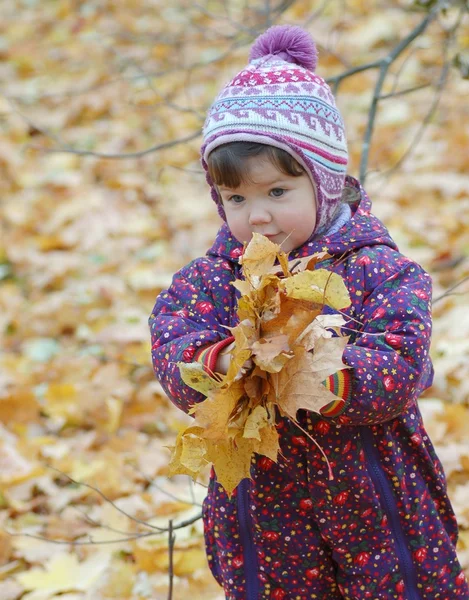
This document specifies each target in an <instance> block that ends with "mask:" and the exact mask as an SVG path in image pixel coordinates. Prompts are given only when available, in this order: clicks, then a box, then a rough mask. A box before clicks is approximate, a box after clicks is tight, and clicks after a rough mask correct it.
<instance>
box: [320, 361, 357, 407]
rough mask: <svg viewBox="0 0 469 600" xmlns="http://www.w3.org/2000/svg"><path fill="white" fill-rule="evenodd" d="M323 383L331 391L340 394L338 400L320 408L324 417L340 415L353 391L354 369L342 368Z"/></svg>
mask: <svg viewBox="0 0 469 600" xmlns="http://www.w3.org/2000/svg"><path fill="white" fill-rule="evenodd" d="M322 384H323V385H324V386H325V388H326V389H328V390H329V391H330V392H332V393H333V394H335V395H336V396H338V398H337V400H333V401H332V402H329V403H328V404H326V405H325V406H323V407H322V408H320V409H319V412H320V413H321V415H322V416H323V417H330V418H331V417H338V416H339V415H340V414H342V413H343V412H344V410H345V407H346V406H347V403H348V401H349V400H350V396H351V393H352V369H342V370H340V371H337V373H334V374H333V375H330V376H329V377H328V378H327V379H325V380H324V381H323V382H322Z"/></svg>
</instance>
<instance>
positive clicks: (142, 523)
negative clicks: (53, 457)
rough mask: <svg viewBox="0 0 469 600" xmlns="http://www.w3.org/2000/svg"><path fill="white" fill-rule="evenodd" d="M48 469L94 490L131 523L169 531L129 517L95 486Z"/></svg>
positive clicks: (53, 468) (49, 466)
mask: <svg viewBox="0 0 469 600" xmlns="http://www.w3.org/2000/svg"><path fill="white" fill-rule="evenodd" d="M47 467H48V468H49V469H52V470H53V471H57V473H60V474H61V475H63V476H64V477H66V478H67V479H68V480H69V481H71V482H72V483H74V484H75V485H83V486H84V487H87V488H88V489H90V490H93V491H94V492H96V493H97V494H99V495H100V496H101V498H103V500H106V502H109V504H110V505H111V506H113V507H114V508H115V509H116V510H117V511H118V512H120V513H121V514H123V515H125V516H126V517H127V518H129V519H130V520H131V521H134V522H135V523H139V524H140V525H144V526H145V527H149V528H150V529H154V530H155V531H159V532H160V533H163V532H165V531H167V530H166V529H162V528H161V527H156V526H155V525H151V524H150V523H147V522H146V521H142V520H141V519H137V517H133V516H132V515H129V513H127V512H125V510H123V509H122V508H120V507H119V506H117V504H116V503H115V502H113V500H111V499H110V498H108V497H107V496H106V494H104V493H103V492H102V491H101V490H100V489H99V488H97V487H95V486H94V485H91V484H89V483H85V482H84V481H77V480H76V479H73V477H70V475H67V473H64V472H63V471H61V470H60V469H57V468H55V467H53V466H52V465H47Z"/></svg>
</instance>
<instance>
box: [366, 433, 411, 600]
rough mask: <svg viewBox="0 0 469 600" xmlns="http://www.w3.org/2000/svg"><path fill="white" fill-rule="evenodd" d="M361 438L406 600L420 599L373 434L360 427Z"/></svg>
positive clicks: (408, 551) (404, 535)
mask: <svg viewBox="0 0 469 600" xmlns="http://www.w3.org/2000/svg"><path fill="white" fill-rule="evenodd" d="M361 438H362V441H363V446H364V450H365V456H366V459H367V462H368V465H369V466H370V476H371V479H372V480H373V483H374V484H375V486H376V489H377V490H378V493H379V495H380V497H381V500H382V503H383V508H384V510H385V513H386V516H387V518H388V522H389V526H390V528H391V531H392V533H393V535H394V538H395V540H396V550H397V556H398V560H399V563H400V567H401V570H402V576H403V579H404V585H405V587H406V592H407V596H406V598H407V600H421V596H420V593H419V591H418V588H417V578H416V576H415V569H414V563H413V560H412V555H411V553H410V550H409V546H408V544H407V539H406V534H405V532H404V530H403V529H402V526H401V523H400V520H399V519H400V517H399V511H398V508H397V504H396V500H395V498H394V494H393V491H392V489H391V485H390V483H389V479H388V477H387V475H386V473H385V472H384V471H383V468H382V466H381V463H380V457H379V454H378V450H377V448H376V446H375V444H374V439H373V434H372V432H371V429H369V428H368V427H362V428H361Z"/></svg>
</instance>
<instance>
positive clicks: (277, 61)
mask: <svg viewBox="0 0 469 600" xmlns="http://www.w3.org/2000/svg"><path fill="white" fill-rule="evenodd" d="M317 59H318V54H317V50H316V45H315V43H314V41H313V40H312V38H311V36H310V35H309V33H308V32H307V31H305V30H304V29H302V28H301V27H293V26H289V25H277V26H274V27H271V28H270V29H268V30H267V31H266V32H265V33H263V34H262V35H260V36H259V37H258V38H257V40H256V41H255V42H254V44H253V46H252V49H251V53H250V62H249V64H248V65H247V66H246V67H245V68H244V69H243V70H242V71H240V72H239V73H238V74H237V75H236V76H235V77H234V78H233V79H232V80H231V81H230V82H229V83H228V84H227V85H226V86H225V87H224V88H223V89H222V91H221V92H220V94H219V95H218V97H217V98H216V99H215V101H214V102H213V104H212V106H211V107H210V109H209V111H208V114H207V118H206V121H205V125H204V131H203V135H204V142H203V146H202V165H203V166H204V169H205V170H206V172H207V181H208V183H209V185H210V186H211V188H212V197H213V199H214V200H215V202H216V203H217V205H218V212H219V213H220V215H221V217H222V218H223V219H225V218H226V217H225V213H224V210H223V206H222V204H221V202H220V199H219V195H218V192H217V189H216V187H215V185H214V183H213V181H211V178H210V175H209V174H208V171H207V158H208V156H209V154H210V152H212V150H214V149H215V148H216V147H218V146H221V145H222V144H229V143H230V142H257V143H260V144H267V145H271V146H276V147H278V148H281V149H283V150H285V151H287V152H289V153H290V154H291V155H292V156H293V157H294V158H295V159H296V160H297V161H298V162H299V163H300V164H301V165H302V166H303V167H304V168H305V169H306V172H307V173H308V175H309V176H310V177H311V179H312V181H313V185H314V187H315V189H316V201H317V214H316V228H315V232H319V231H320V230H323V229H324V227H327V225H328V224H329V223H330V222H331V221H332V219H333V217H334V214H335V212H336V210H337V208H338V206H339V204H340V202H341V197H342V190H343V186H344V180H345V174H346V168H347V160H348V153H347V142H346V138H345V131H344V124H343V120H342V117H341V115H340V113H339V111H338V110H337V107H336V104H335V99H334V96H333V94H332V92H331V90H330V88H329V86H328V85H327V83H326V82H325V81H324V79H322V77H320V76H319V75H316V73H315V72H314V70H315V69H316V65H317Z"/></svg>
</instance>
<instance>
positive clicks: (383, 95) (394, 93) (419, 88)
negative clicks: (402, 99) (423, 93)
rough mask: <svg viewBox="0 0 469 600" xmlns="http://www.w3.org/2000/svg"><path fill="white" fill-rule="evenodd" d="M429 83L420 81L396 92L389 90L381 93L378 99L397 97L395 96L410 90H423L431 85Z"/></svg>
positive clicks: (409, 92) (410, 91) (407, 92)
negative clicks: (420, 82) (418, 83)
mask: <svg viewBox="0 0 469 600" xmlns="http://www.w3.org/2000/svg"><path fill="white" fill-rule="evenodd" d="M431 85H432V84H431V83H422V84H420V85H416V86H414V87H411V88H406V89H404V90H399V91H397V92H390V93H389V94H382V95H381V96H380V97H379V100H388V99H389V98H397V96H405V95H406V94H412V92H417V91H418V90H423V89H425V88H428V87H431Z"/></svg>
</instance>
